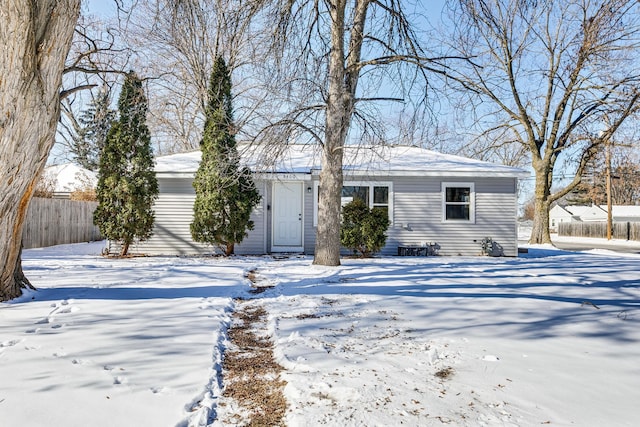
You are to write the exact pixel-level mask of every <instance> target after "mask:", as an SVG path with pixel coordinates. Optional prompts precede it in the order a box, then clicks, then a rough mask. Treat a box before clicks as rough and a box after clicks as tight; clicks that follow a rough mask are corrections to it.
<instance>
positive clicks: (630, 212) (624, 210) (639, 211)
mask: <svg viewBox="0 0 640 427" xmlns="http://www.w3.org/2000/svg"><path fill="white" fill-rule="evenodd" d="M600 208H601V209H602V210H604V211H605V212H606V211H607V205H600ZM611 214H612V215H613V216H614V217H629V218H633V217H637V218H639V219H640V206H622V205H613V206H611Z"/></svg>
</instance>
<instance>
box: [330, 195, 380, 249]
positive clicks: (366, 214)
mask: <svg viewBox="0 0 640 427" xmlns="http://www.w3.org/2000/svg"><path fill="white" fill-rule="evenodd" d="M388 228H389V218H388V216H387V213H386V212H385V211H384V210H382V209H376V208H373V209H369V206H367V204H366V203H365V202H363V201H362V200H360V199H355V200H353V201H352V202H349V203H348V204H346V205H345V206H344V207H343V208H342V224H341V226H340V244H341V245H342V246H344V247H345V248H348V249H351V250H352V251H353V253H354V255H356V254H360V256H363V257H368V256H371V255H372V254H374V253H376V252H379V251H380V250H381V249H382V248H383V247H384V244H385V242H386V241H387V236H386V234H385V233H386V232H387V229H388Z"/></svg>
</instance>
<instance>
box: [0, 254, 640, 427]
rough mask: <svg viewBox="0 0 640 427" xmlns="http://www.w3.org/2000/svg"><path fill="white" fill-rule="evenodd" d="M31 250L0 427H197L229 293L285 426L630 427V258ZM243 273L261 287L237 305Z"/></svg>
mask: <svg viewBox="0 0 640 427" xmlns="http://www.w3.org/2000/svg"><path fill="white" fill-rule="evenodd" d="M101 249H102V246H101V244H100V243H93V244H81V245H68V246H58V247H53V248H46V249H33V250H28V251H25V253H24V256H23V258H24V267H25V271H26V274H27V275H28V277H29V278H30V279H31V280H32V282H33V283H34V285H36V286H37V287H38V288H39V290H38V291H37V292H30V293H28V294H27V295H25V296H24V297H22V298H20V299H19V300H15V301H11V302H9V303H1V304H0V425H2V426H71V427H74V426H89V425H90V426H176V425H180V426H188V425H194V426H195V425H207V424H208V423H209V424H213V425H215V426H219V425H221V423H220V422H213V421H212V420H213V418H214V417H215V414H216V411H217V410H219V409H221V408H222V406H218V404H219V403H220V402H219V395H220V391H221V387H223V383H222V379H221V378H220V376H219V370H220V360H221V357H222V353H223V351H224V346H225V343H226V335H225V330H226V328H227V326H228V324H229V322H230V317H231V312H232V311H233V309H234V304H235V303H234V299H233V298H234V297H245V298H254V299H255V304H258V305H263V306H264V307H265V308H266V309H267V311H268V313H269V321H268V324H267V330H269V331H270V332H271V334H272V339H273V340H274V342H275V344H276V345H275V352H276V357H277V359H278V361H279V362H280V363H281V364H282V365H283V366H284V367H285V368H286V371H285V373H284V374H283V378H284V379H285V380H286V381H287V383H288V385H287V386H286V388H285V394H286V396H287V399H288V401H289V405H290V409H289V412H288V415H287V419H286V422H287V425H289V426H315V425H330V426H349V425H352V426H392V425H393V426H395V425H407V426H440V425H452V426H482V425H484V426H539V425H547V424H548V425H554V426H635V425H638V419H639V418H640V407H638V402H640V364H639V363H638V361H639V360H640V262H639V261H640V259H639V258H638V257H634V256H631V255H630V256H622V255H620V254H614V253H612V252H606V251H591V252H583V253H570V252H563V251H558V250H553V249H552V248H547V247H534V248H531V249H530V252H529V254H526V255H522V256H521V257H519V258H517V259H514V258H486V257H465V258H462V257H450V258H449V257H429V258H411V257H406V258H392V257H386V258H376V259H367V260H358V259H345V260H344V261H343V265H342V266H341V267H337V268H328V267H319V266H313V265H312V264H311V261H312V259H311V258H310V257H293V258H289V259H280V260H277V259H272V258H271V257H234V258H232V259H222V258H178V257H174V258H170V257H164V258H160V257H158V258H133V259H122V260H109V259H104V258H102V257H100V256H99V255H98V254H99V253H100V250H101ZM249 270H256V272H257V276H258V278H259V279H260V280H261V284H263V285H271V286H274V287H273V288H271V289H268V290H267V291H266V292H264V293H261V294H257V295H252V294H249V292H248V291H249V289H250V282H249V281H248V280H247V279H246V278H245V274H246V273H247V272H248V271H249Z"/></svg>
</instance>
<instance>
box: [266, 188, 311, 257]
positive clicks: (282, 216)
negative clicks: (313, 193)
mask: <svg viewBox="0 0 640 427" xmlns="http://www.w3.org/2000/svg"><path fill="white" fill-rule="evenodd" d="M302 222H303V221H302V183H301V182H275V183H274V184H273V248H272V250H274V251H278V250H280V251H301V250H302Z"/></svg>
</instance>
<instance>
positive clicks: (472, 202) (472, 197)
mask: <svg viewBox="0 0 640 427" xmlns="http://www.w3.org/2000/svg"><path fill="white" fill-rule="evenodd" d="M453 187H456V188H460V187H468V188H469V201H468V202H467V203H468V204H469V219H447V204H457V205H463V204H464V205H466V204H467V203H447V188H453ZM442 222H457V223H460V222H464V223H471V224H475V222H476V189H475V183H473V182H443V183H442Z"/></svg>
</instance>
